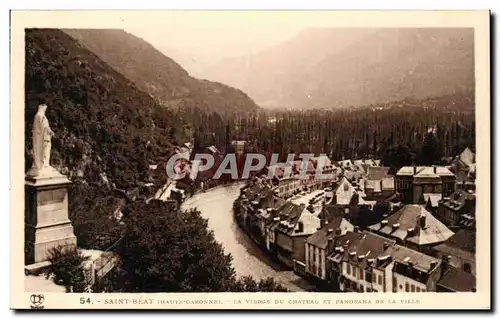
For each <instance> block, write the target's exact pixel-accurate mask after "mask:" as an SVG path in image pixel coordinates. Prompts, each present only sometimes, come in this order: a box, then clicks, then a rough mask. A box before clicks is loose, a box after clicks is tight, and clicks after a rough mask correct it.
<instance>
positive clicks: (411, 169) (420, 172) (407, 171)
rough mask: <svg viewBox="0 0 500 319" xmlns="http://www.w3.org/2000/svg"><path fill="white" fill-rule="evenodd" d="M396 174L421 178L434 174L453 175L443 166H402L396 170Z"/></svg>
mask: <svg viewBox="0 0 500 319" xmlns="http://www.w3.org/2000/svg"><path fill="white" fill-rule="evenodd" d="M434 170H435V172H434ZM396 175H398V176H415V177H422V178H423V177H436V176H454V174H453V173H452V172H451V171H450V170H449V169H448V168H447V167H445V166H404V167H402V168H401V169H400V170H399V171H398V172H397V174H396Z"/></svg>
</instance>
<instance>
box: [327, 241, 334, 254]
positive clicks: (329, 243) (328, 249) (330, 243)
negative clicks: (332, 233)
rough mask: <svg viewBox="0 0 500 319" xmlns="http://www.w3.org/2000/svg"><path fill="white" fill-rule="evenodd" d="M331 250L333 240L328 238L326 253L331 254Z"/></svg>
mask: <svg viewBox="0 0 500 319" xmlns="http://www.w3.org/2000/svg"><path fill="white" fill-rule="evenodd" d="M333 249H334V248H333V238H328V245H327V253H328V254H329V253H331V252H332V251H333Z"/></svg>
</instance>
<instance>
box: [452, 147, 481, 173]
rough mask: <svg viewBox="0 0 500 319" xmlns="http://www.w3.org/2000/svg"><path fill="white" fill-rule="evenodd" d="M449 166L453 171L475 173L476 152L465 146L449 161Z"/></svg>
mask: <svg viewBox="0 0 500 319" xmlns="http://www.w3.org/2000/svg"><path fill="white" fill-rule="evenodd" d="M451 166H452V168H453V171H454V172H455V173H458V172H460V171H462V172H465V173H467V174H468V173H472V174H475V172H476V154H474V152H472V151H471V149H470V148H468V147H466V148H465V149H464V150H463V151H462V153H460V154H459V155H458V156H456V157H455V158H454V159H453V161H452V162H451Z"/></svg>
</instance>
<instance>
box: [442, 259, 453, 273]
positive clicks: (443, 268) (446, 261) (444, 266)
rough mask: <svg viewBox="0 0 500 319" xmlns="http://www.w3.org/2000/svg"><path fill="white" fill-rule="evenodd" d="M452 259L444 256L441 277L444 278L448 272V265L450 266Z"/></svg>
mask: <svg viewBox="0 0 500 319" xmlns="http://www.w3.org/2000/svg"><path fill="white" fill-rule="evenodd" d="M450 257H451V256H446V255H445V256H443V262H442V265H441V277H443V275H444V273H445V272H446V270H448V265H449V262H450Z"/></svg>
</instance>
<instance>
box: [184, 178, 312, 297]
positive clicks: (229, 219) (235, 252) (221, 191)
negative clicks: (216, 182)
mask: <svg viewBox="0 0 500 319" xmlns="http://www.w3.org/2000/svg"><path fill="white" fill-rule="evenodd" d="M241 187H242V185H241V184H233V185H231V186H225V187H217V188H215V189H212V190H209V191H207V192H205V193H198V194H196V195H194V196H193V197H190V198H188V199H187V200H186V201H185V202H184V203H183V204H182V208H183V209H190V208H195V207H196V208H198V210H200V211H201V214H202V216H203V217H204V218H206V219H208V227H209V228H210V229H212V230H213V232H214V235H215V239H216V240H217V241H218V242H219V243H221V244H222V245H223V246H224V251H225V252H226V253H229V254H231V255H232V256H233V261H232V264H233V267H234V268H235V270H236V274H237V275H238V276H246V275H251V276H252V277H253V278H254V279H256V280H260V279H264V278H267V277H273V278H274V279H275V280H276V281H277V282H279V283H280V284H282V285H283V286H285V287H286V288H288V289H289V290H291V291H306V290H308V289H311V288H313V286H312V285H311V284H310V283H309V282H307V281H306V280H305V279H303V278H301V277H299V276H297V275H296V274H294V272H293V271H290V270H287V269H285V268H284V267H283V266H282V265H279V264H277V263H275V262H272V261H271V260H270V259H269V257H268V256H267V255H266V254H265V253H264V252H263V251H261V250H260V248H259V247H258V246H257V245H256V244H255V243H254V242H253V241H252V240H251V239H250V238H249V237H248V236H247V235H246V234H245V232H243V231H242V230H241V229H240V228H239V226H238V224H236V221H235V220H234V217H233V212H232V209H233V202H234V200H235V199H236V198H237V197H238V195H239V190H240V188H241Z"/></svg>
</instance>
